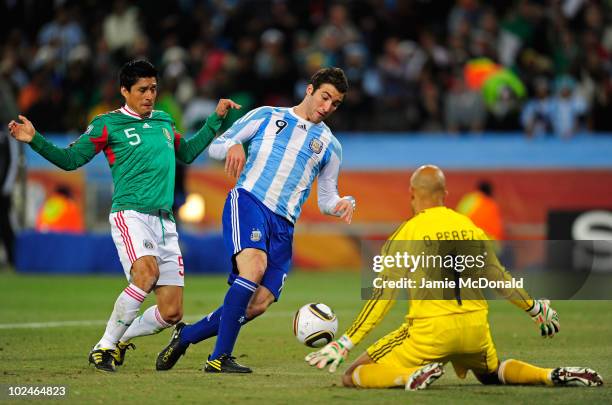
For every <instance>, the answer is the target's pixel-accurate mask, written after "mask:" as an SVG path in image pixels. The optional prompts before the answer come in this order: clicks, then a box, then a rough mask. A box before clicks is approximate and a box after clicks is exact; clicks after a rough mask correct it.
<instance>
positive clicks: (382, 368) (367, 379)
mask: <svg viewBox="0 0 612 405" xmlns="http://www.w3.org/2000/svg"><path fill="white" fill-rule="evenodd" d="M419 368H420V367H412V368H406V367H393V366H388V365H385V364H376V363H372V364H364V365H361V366H358V367H357V368H355V370H354V371H353V375H352V377H353V384H355V386H357V387H361V388H391V387H403V386H404V385H406V381H407V380H408V378H409V377H410V376H411V375H412V373H414V372H415V371H417V370H418V369H419Z"/></svg>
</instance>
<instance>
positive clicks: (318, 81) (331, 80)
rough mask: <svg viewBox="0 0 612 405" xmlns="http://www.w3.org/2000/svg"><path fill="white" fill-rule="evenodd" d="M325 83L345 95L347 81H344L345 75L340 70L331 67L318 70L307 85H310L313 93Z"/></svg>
mask: <svg viewBox="0 0 612 405" xmlns="http://www.w3.org/2000/svg"><path fill="white" fill-rule="evenodd" d="M325 83H328V84H331V85H332V86H334V87H335V88H336V90H338V91H339V92H340V93H342V94H344V93H346V92H347V90H348V80H346V75H345V74H344V71H343V70H342V69H340V68H336V67H331V68H324V69H319V70H318V71H317V72H316V73H315V74H314V75H312V77H311V78H310V83H309V84H312V92H313V93H314V92H315V91H317V89H318V88H319V87H321V85H323V84H325Z"/></svg>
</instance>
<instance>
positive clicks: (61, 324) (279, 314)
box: [0, 311, 294, 330]
mask: <svg viewBox="0 0 612 405" xmlns="http://www.w3.org/2000/svg"><path fill="white" fill-rule="evenodd" d="M204 315H205V314H202V315H190V316H186V317H184V318H183V321H185V322H195V321H199V320H200V319H202V317H203V316H204ZM293 315H294V312H291V311H270V312H269V313H266V314H265V315H264V316H265V317H266V318H286V319H288V320H289V321H290V320H291V317H293ZM106 322H107V321H106V320H103V319H91V320H80V321H50V322H22V323H0V330H2V329H45V328H70V327H83V326H103V325H106Z"/></svg>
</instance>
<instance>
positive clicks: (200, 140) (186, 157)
mask: <svg viewBox="0 0 612 405" xmlns="http://www.w3.org/2000/svg"><path fill="white" fill-rule="evenodd" d="M240 108H241V106H240V105H239V104H236V103H235V102H234V101H232V100H230V99H225V98H222V99H221V100H219V103H218V104H217V108H216V109H215V112H214V113H213V114H211V116H210V117H208V119H207V120H206V122H205V123H204V125H202V128H200V130H199V131H198V132H196V134H195V135H194V136H192V137H191V138H189V139H185V138H183V137H182V136H181V134H179V133H175V135H174V136H175V141H174V145H175V149H176V157H177V158H178V159H180V160H181V161H182V162H185V163H191V162H193V161H194V159H195V158H196V157H198V155H200V153H202V151H203V150H204V149H206V147H207V146H208V145H210V143H211V142H212V141H213V139H215V136H216V134H217V131H218V130H219V128H221V125H222V124H223V119H224V118H225V117H226V116H227V113H228V112H229V110H230V109H240Z"/></svg>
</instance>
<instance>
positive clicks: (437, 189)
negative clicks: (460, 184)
mask: <svg viewBox="0 0 612 405" xmlns="http://www.w3.org/2000/svg"><path fill="white" fill-rule="evenodd" d="M410 193H411V195H412V196H411V198H412V209H413V211H414V213H415V214H416V213H418V212H420V211H422V210H424V209H427V208H432V207H438V206H443V205H444V201H445V199H446V195H447V194H448V192H447V191H446V178H445V177H444V173H443V172H442V170H441V169H440V168H439V167H438V166H435V165H423V166H421V167H419V168H418V169H416V170H415V172H414V173H413V174H412V177H410Z"/></svg>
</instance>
